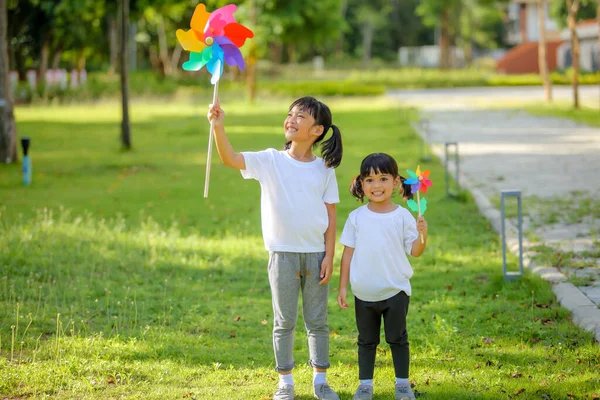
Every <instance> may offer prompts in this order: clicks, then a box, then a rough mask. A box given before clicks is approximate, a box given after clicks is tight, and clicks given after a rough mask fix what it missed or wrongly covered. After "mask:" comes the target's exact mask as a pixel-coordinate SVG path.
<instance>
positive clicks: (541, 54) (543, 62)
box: [538, 0, 552, 102]
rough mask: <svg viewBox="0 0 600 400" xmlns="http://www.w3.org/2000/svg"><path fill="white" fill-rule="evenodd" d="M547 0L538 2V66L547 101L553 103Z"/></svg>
mask: <svg viewBox="0 0 600 400" xmlns="http://www.w3.org/2000/svg"><path fill="white" fill-rule="evenodd" d="M546 5H547V3H546V0H538V17H539V25H540V40H539V42H538V64H539V67H540V75H541V77H542V81H543V83H544V91H545V92H546V101H547V102H551V101H552V82H551V81H550V74H549V73H548V62H547V59H546Z"/></svg>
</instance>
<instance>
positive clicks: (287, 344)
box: [269, 252, 300, 372]
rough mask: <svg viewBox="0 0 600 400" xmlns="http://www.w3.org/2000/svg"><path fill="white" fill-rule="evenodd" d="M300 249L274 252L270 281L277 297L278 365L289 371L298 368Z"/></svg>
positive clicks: (274, 313)
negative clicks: (296, 366)
mask: <svg viewBox="0 0 600 400" xmlns="http://www.w3.org/2000/svg"><path fill="white" fill-rule="evenodd" d="M298 261H299V260H298V257H297V253H284V252H271V253H270V259H269V284H270V285H271V298H272V301H273V348H274V350H275V362H276V367H275V369H276V370H277V371H278V372H288V371H291V370H292V369H293V368H294V365H295V363H294V356H293V349H294V330H295V328H296V319H297V317H298V292H299V290H300V277H299V270H300V265H299V262H298Z"/></svg>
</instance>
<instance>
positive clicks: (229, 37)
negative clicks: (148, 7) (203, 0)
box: [175, 4, 254, 197]
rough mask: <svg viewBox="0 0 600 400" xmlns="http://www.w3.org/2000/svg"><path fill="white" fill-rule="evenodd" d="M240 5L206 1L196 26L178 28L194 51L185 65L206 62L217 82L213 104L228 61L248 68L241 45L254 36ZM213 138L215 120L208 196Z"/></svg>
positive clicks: (181, 40)
mask: <svg viewBox="0 0 600 400" xmlns="http://www.w3.org/2000/svg"><path fill="white" fill-rule="evenodd" d="M236 8H237V6H236V5H235V4H228V5H226V6H224V7H221V8H219V9H217V10H215V11H213V12H212V13H210V12H207V11H206V6H205V5H204V4H198V5H197V6H196V9H195V10H194V14H193V15H192V20H191V22H190V28H192V29H190V30H188V31H184V30H182V29H178V30H177V32H175V33H176V35H177V40H179V43H180V44H181V47H182V48H183V49H184V50H187V51H189V52H190V59H189V60H188V61H186V62H185V63H183V65H182V67H183V69H184V70H186V71H198V70H200V69H201V68H202V67H204V66H206V69H207V70H208V72H210V74H211V79H210V82H211V83H212V84H213V85H214V86H215V87H214V92H213V104H215V103H216V101H217V93H218V90H219V89H218V87H219V79H221V76H222V75H223V67H224V64H225V63H226V64H227V65H230V66H238V67H239V68H240V69H244V57H242V53H241V52H240V49H239V48H240V47H242V46H243V45H244V43H245V42H246V39H249V38H252V37H254V33H252V31H251V30H250V29H248V28H246V27H245V26H243V25H241V24H239V23H237V22H236V21H235V17H234V16H233V13H234V12H235V10H236ZM212 140H213V123H212V122H211V124H210V136H209V140H208V157H207V162H206V181H205V184H204V197H208V182H209V178H210V160H211V154H212Z"/></svg>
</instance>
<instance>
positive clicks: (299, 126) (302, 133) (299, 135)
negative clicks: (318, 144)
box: [283, 105, 323, 143]
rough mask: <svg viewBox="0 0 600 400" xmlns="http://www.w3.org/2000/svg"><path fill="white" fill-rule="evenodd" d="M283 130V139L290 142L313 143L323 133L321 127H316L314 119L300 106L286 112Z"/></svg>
mask: <svg viewBox="0 0 600 400" xmlns="http://www.w3.org/2000/svg"><path fill="white" fill-rule="evenodd" d="M283 129H284V132H285V138H286V139H287V140H289V141H292V142H309V143H313V142H314V141H315V140H316V139H317V138H318V137H319V135H321V133H323V125H317V124H316V121H315V119H314V117H313V116H312V115H310V113H309V112H308V111H306V110H304V108H303V107H302V106H300V105H296V106H294V107H293V108H292V109H291V110H290V111H289V112H288V116H287V118H286V119H285V121H284V122H283Z"/></svg>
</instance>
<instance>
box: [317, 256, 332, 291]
mask: <svg viewBox="0 0 600 400" xmlns="http://www.w3.org/2000/svg"><path fill="white" fill-rule="evenodd" d="M332 273H333V257H327V256H325V258H324V259H323V262H322V263H321V274H320V275H319V277H320V278H321V280H320V281H319V285H324V284H326V283H327V282H329V280H330V279H331V274H332Z"/></svg>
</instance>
